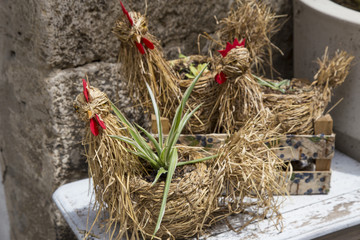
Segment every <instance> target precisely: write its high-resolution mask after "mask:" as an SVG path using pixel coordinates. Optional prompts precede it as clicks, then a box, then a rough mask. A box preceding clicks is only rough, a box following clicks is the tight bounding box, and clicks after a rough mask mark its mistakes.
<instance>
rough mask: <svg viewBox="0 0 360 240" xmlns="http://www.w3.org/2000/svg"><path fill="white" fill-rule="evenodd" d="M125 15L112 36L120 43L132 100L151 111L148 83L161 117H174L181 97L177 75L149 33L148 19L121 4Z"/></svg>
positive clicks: (120, 55) (117, 22)
mask: <svg viewBox="0 0 360 240" xmlns="http://www.w3.org/2000/svg"><path fill="white" fill-rule="evenodd" d="M120 4H121V7H122V11H123V15H122V16H121V17H120V18H119V19H118V20H117V21H116V23H115V26H114V28H113V33H114V34H115V35H116V36H117V38H118V39H119V40H120V42H121V45H120V52H119V61H120V63H121V68H122V73H123V75H124V77H125V79H126V80H127V83H128V86H129V89H130V91H132V92H131V96H132V97H134V98H136V99H137V101H139V102H140V104H141V105H142V106H143V107H144V110H145V111H146V112H149V111H152V107H151V106H152V105H151V101H150V99H149V96H148V95H147V94H146V93H147V90H146V85H145V82H147V83H148V84H149V85H150V87H151V90H152V91H153V92H154V94H155V96H156V100H157V104H158V106H159V108H160V112H161V113H162V114H163V116H162V117H168V118H171V117H172V116H173V115H174V111H175V109H176V107H174V106H177V103H178V98H179V97H180V96H181V93H180V90H179V87H178V84H177V80H176V77H175V74H174V71H173V70H172V69H171V68H170V66H169V65H168V64H167V62H166V60H165V59H164V57H163V52H162V49H161V46H160V44H159V41H158V40H157V39H156V38H155V36H153V35H151V34H150V33H149V32H148V28H147V20H146V18H145V16H143V15H141V14H140V13H137V12H128V11H127V10H126V9H125V7H124V5H123V4H122V2H120Z"/></svg>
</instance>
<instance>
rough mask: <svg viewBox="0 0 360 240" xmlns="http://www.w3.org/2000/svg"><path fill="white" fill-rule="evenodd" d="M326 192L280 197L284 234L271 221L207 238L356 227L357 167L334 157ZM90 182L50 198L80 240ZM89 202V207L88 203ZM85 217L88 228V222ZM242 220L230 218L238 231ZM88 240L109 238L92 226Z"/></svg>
mask: <svg viewBox="0 0 360 240" xmlns="http://www.w3.org/2000/svg"><path fill="white" fill-rule="evenodd" d="M332 171H333V173H332V178H331V189H330V193H329V194H328V195H309V196H308V195H306V196H289V197H279V200H280V201H284V203H283V205H282V207H281V210H280V211H281V213H282V215H283V225H284V229H283V231H282V232H280V231H279V230H278V229H276V228H275V227H274V226H273V224H272V222H271V221H270V220H264V221H260V222H256V223H253V224H250V225H249V226H248V227H246V228H245V229H244V230H243V231H241V232H240V233H235V232H233V231H231V230H229V228H228V227H227V226H226V225H219V224H218V225H216V226H215V227H213V228H211V229H210V230H209V235H208V236H207V239H209V240H215V239H227V240H232V239H234V240H235V239H236V240H237V239H277V240H278V239H312V238H315V237H319V236H322V235H326V234H329V233H332V232H335V231H338V230H341V229H345V228H348V227H352V226H356V225H359V224H360V162H357V161H355V160H353V159H351V158H349V157H347V156H346V155H344V154H342V153H340V152H336V153H335V157H334V158H333V162H332ZM89 184H90V181H89V179H84V180H80V181H77V182H73V183H69V184H66V185H63V186H62V187H60V188H59V189H58V190H56V192H55V193H54V194H53V199H54V201H55V203H56V204H57V206H58V208H59V209H60V211H61V213H62V214H63V216H64V218H65V219H66V221H67V222H68V224H69V225H70V227H71V228H72V230H73V231H74V233H75V234H76V236H77V237H78V238H79V239H83V237H84V233H85V232H86V230H87V229H89V228H90V227H91V224H92V222H93V219H94V218H95V215H96V212H95V211H94V210H92V208H93V205H92V203H93V201H92V199H93V197H92V194H91V188H89ZM89 203H90V204H89ZM88 216H89V224H88V223H87V220H88ZM244 219H246V216H242V215H238V216H234V217H231V218H230V219H229V220H230V223H231V224H232V225H233V226H234V227H237V226H241V224H242V223H243V222H244ZM88 239H108V237H107V234H104V232H103V230H102V229H101V227H100V224H99V223H95V224H94V227H93V228H92V230H91V235H90V237H89V238H88Z"/></svg>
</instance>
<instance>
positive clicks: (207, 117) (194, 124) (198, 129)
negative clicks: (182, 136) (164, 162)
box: [169, 55, 219, 133]
mask: <svg viewBox="0 0 360 240" xmlns="http://www.w3.org/2000/svg"><path fill="white" fill-rule="evenodd" d="M211 61H212V59H211V58H209V57H206V56H200V55H193V56H188V57H186V58H184V59H176V60H172V61H169V65H170V66H171V67H172V68H173V69H174V71H175V72H176V73H177V75H178V79H179V82H178V84H179V86H180V90H181V92H182V93H184V92H185V91H186V89H187V88H188V87H189V86H190V84H191V82H192V81H193V79H188V78H187V77H186V76H185V74H184V73H187V71H188V69H189V67H190V65H193V66H197V65H198V64H202V63H208V62H209V65H208V70H206V71H205V73H204V74H203V75H202V77H200V79H199V80H198V82H197V83H196V85H195V87H194V89H193V91H192V93H191V95H190V98H189V100H188V102H187V105H188V107H189V108H190V109H194V108H195V107H197V106H199V105H200V104H202V106H201V108H200V109H199V110H198V111H197V112H196V113H195V115H194V116H193V117H192V118H191V119H190V121H189V122H188V124H187V126H186V129H185V130H184V133H213V132H214V126H215V123H216V115H215V114H213V113H212V110H213V107H214V102H215V101H216V97H217V95H218V93H219V87H218V84H217V83H216V82H215V80H214V77H215V74H216V73H215V72H214V71H212V70H213V68H214V64H213V63H212V62H211Z"/></svg>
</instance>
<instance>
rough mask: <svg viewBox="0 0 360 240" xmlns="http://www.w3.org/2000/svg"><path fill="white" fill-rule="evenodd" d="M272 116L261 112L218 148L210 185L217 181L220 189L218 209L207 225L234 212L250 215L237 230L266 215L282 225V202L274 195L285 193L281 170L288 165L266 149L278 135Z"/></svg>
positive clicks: (283, 174) (215, 185)
mask: <svg viewBox="0 0 360 240" xmlns="http://www.w3.org/2000/svg"><path fill="white" fill-rule="evenodd" d="M271 118H272V114H270V112H268V111H261V112H260V113H259V114H258V115H257V116H256V117H254V118H253V119H251V120H249V121H248V122H247V123H246V124H245V125H244V126H243V127H242V128H241V130H240V131H238V132H236V133H234V134H233V135H232V136H231V138H230V140H229V142H228V143H226V145H225V146H224V147H223V148H221V150H220V151H219V155H220V157H219V158H218V159H217V160H216V162H215V163H214V164H213V172H212V174H213V175H214V176H215V177H214V186H213V188H214V189H217V187H218V186H219V184H220V186H221V187H222V189H223V190H222V195H221V198H220V199H221V202H220V208H219V211H217V212H216V214H213V215H212V216H211V217H209V219H210V218H211V220H210V221H209V224H212V223H213V222H216V221H218V220H221V219H223V218H225V217H227V216H229V215H231V214H234V213H236V214H237V213H243V214H250V215H251V216H252V218H251V219H250V220H249V221H248V222H244V224H243V225H242V226H241V227H240V228H239V229H237V230H236V231H241V230H242V229H243V228H244V227H246V226H247V225H248V224H250V223H251V222H252V221H254V220H256V219H264V218H265V217H268V218H272V220H273V222H274V223H275V225H276V226H277V225H278V224H281V214H280V213H279V206H280V204H281V203H280V202H277V201H276V200H275V198H274V196H276V195H283V194H284V193H286V181H285V180H286V171H285V172H284V171H283V170H284V169H285V170H286V169H287V167H286V166H285V164H284V162H283V161H282V160H280V159H279V158H277V157H276V156H275V154H274V153H273V152H272V150H271V148H269V146H271V144H270V143H272V142H273V143H274V142H276V140H277V138H278V136H279V135H278V133H277V132H278V130H279V128H278V127H276V126H275V125H273V123H274V121H273V120H272V119H271ZM233 230H235V229H233Z"/></svg>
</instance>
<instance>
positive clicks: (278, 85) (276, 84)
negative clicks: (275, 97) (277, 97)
mask: <svg viewBox="0 0 360 240" xmlns="http://www.w3.org/2000/svg"><path fill="white" fill-rule="evenodd" d="M253 76H254V77H255V78H256V79H257V80H258V83H259V84H260V85H261V86H265V87H269V88H271V89H273V90H277V91H280V92H282V93H285V89H283V88H281V87H282V86H287V87H288V86H290V80H288V79H285V80H282V81H280V82H269V81H266V80H263V79H261V78H259V77H258V76H255V75H253Z"/></svg>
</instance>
